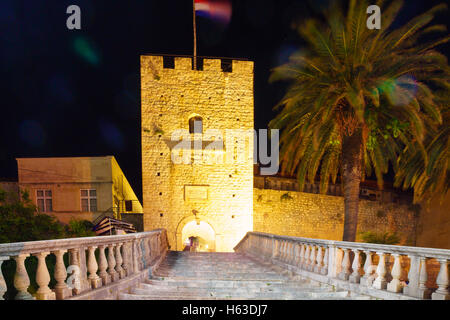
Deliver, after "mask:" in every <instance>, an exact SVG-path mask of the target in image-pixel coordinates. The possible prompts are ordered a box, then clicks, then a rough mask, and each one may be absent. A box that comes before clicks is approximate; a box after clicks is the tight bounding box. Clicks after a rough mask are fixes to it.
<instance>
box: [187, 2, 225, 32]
mask: <svg viewBox="0 0 450 320" xmlns="http://www.w3.org/2000/svg"><path fill="white" fill-rule="evenodd" d="M195 13H196V15H197V16H199V17H204V18H208V19H211V20H213V21H215V22H218V23H220V24H221V25H224V26H226V25H228V24H229V23H230V20H231V13H232V6H231V1H230V0H195Z"/></svg>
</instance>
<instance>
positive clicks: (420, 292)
mask: <svg viewBox="0 0 450 320" xmlns="http://www.w3.org/2000/svg"><path fill="white" fill-rule="evenodd" d="M409 260H410V267H409V273H408V286H407V287H405V288H403V293H404V294H406V295H408V296H411V297H416V298H419V299H430V298H431V290H430V289H429V288H427V287H426V285H425V284H426V282H427V278H428V274H427V264H426V258H425V257H419V256H417V255H414V254H411V255H409Z"/></svg>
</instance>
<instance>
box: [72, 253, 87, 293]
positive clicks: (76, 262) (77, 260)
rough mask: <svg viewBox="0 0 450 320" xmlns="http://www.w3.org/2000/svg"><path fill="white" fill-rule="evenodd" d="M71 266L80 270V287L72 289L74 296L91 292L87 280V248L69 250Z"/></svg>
mask: <svg viewBox="0 0 450 320" xmlns="http://www.w3.org/2000/svg"><path fill="white" fill-rule="evenodd" d="M69 265H72V266H77V267H78V269H79V274H78V277H79V279H78V281H79V287H78V288H73V289H72V292H73V294H80V293H82V292H85V291H87V290H89V289H90V283H89V281H88V279H87V269H86V253H85V248H73V249H69Z"/></svg>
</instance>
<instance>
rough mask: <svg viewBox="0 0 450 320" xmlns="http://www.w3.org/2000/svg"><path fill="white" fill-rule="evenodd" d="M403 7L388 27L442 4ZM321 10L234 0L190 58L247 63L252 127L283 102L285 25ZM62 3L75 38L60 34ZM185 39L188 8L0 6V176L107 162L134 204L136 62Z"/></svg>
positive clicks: (175, 4) (203, 26)
mask: <svg viewBox="0 0 450 320" xmlns="http://www.w3.org/2000/svg"><path fill="white" fill-rule="evenodd" d="M374 2H375V1H374ZM405 2H406V4H405V7H404V9H403V11H402V12H401V16H400V17H399V18H398V19H397V21H396V24H395V26H397V27H398V26H399V25H402V24H403V23H405V22H406V21H408V20H409V19H410V18H412V17H414V16H415V15H417V14H419V13H421V12H423V11H424V10H426V9H428V8H430V7H431V6H433V5H435V4H438V3H441V2H443V1H431V0H427V1H419V0H407V1H405ZM326 3H327V1H321V0H310V1H306V0H305V1H300V0H272V1H270V0H235V1H232V5H233V12H232V18H231V21H230V24H229V25H228V26H227V27H223V26H221V25H219V24H217V23H215V22H213V21H210V20H208V19H206V18H201V17H199V18H198V19H197V34H198V55H199V56H218V57H235V58H248V59H250V60H253V61H255V127H256V128H266V127H267V123H268V121H269V120H270V119H271V118H272V117H273V116H274V113H273V111H272V108H273V106H274V105H275V104H276V103H277V102H278V100H279V99H280V98H281V96H282V94H283V89H284V84H282V83H277V84H269V83H268V77H269V74H270V69H271V68H273V67H275V66H277V65H279V64H281V63H282V62H285V61H286V60H287V58H288V56H289V54H290V53H293V52H294V51H295V50H296V49H298V48H300V47H301V46H302V45H303V43H302V41H301V40H300V39H299V37H298V35H297V33H296V31H294V30H293V29H292V28H291V24H292V21H294V20H298V19H300V20H301V19H304V18H306V17H311V16H314V15H317V13H318V12H319V10H320V7H321V5H322V6H323V5H326ZM71 4H76V5H78V6H79V7H80V8H81V28H82V29H81V30H68V29H67V27H66V19H67V17H68V16H69V15H68V14H66V8H67V7H68V6H69V5H71ZM447 20H448V13H447V14H441V15H440V16H439V17H438V19H436V20H435V21H436V23H444V24H445V23H447ZM395 26H394V27H395ZM192 37H193V36H192V1H191V0H177V1H173V0H172V1H167V0H159V1H156V0H126V1H125V0H120V1H119V0H117V1H113V0H91V1H88V0H69V1H66V0H28V1H25V0H22V1H20V0H1V1H0V72H1V77H0V82H1V84H0V92H1V102H0V103H1V108H2V113H1V117H0V130H1V136H0V147H1V152H0V177H5V178H16V177H17V165H16V161H15V158H16V157H49V156H55V157H56V156H101V155H114V156H115V157H116V159H117V161H118V162H119V165H120V166H121V168H122V170H123V171H124V173H125V175H126V176H127V178H128V180H129V181H130V183H131V185H132V186H133V189H134V190H135V192H136V194H137V195H138V197H139V198H141V195H142V185H141V136H140V79H139V67H140V66H139V56H140V55H142V54H147V53H156V54H180V55H191V54H192V42H193V40H192ZM440 51H444V52H445V53H446V54H447V56H448V46H446V47H440ZM141 199H142V198H141Z"/></svg>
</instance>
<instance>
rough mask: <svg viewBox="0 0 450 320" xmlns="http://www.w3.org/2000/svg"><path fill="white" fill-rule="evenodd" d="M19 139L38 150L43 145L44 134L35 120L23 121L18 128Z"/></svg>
mask: <svg viewBox="0 0 450 320" xmlns="http://www.w3.org/2000/svg"><path fill="white" fill-rule="evenodd" d="M19 135H20V138H21V139H22V140H23V141H24V142H26V143H28V144H29V145H31V146H32V147H35V148H38V147H42V146H43V145H44V144H45V132H44V129H43V128H42V126H41V125H40V123H39V122H37V121H35V120H24V121H22V123H21V124H20V126H19Z"/></svg>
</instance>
